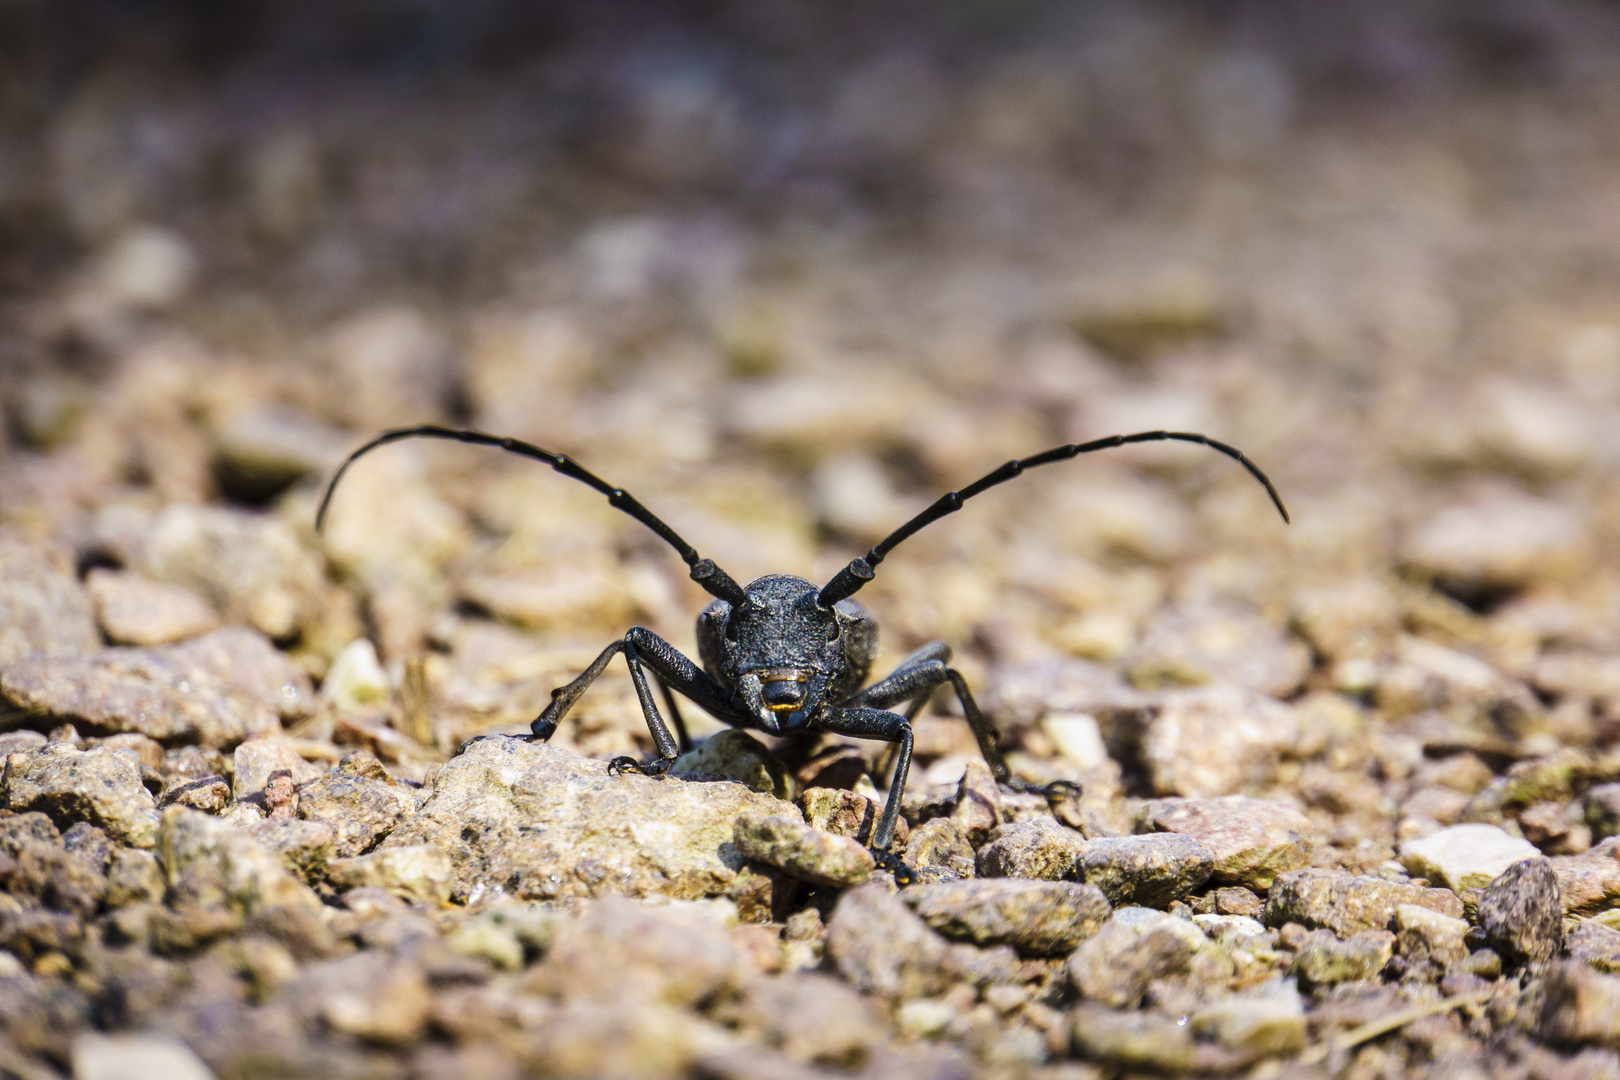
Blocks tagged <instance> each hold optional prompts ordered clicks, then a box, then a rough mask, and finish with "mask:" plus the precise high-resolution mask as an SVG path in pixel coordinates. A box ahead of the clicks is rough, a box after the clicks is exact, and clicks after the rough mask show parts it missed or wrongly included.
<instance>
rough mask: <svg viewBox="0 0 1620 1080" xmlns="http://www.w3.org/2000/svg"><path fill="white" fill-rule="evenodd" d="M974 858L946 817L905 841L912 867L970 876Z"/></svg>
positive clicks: (924, 825)
mask: <svg viewBox="0 0 1620 1080" xmlns="http://www.w3.org/2000/svg"><path fill="white" fill-rule="evenodd" d="M808 794H809V792H806V795H808ZM976 858H977V857H976V856H975V854H974V852H973V845H971V844H969V843H968V842H967V838H966V837H964V836H963V835H962V834H961V833H960V832H958V831H957V828H956V825H955V824H953V823H952V821H951V819H950V818H930V819H929V820H927V821H925V822H923V823H922V824H921V825H919V826H917V827H916V828H915V829H912V830H911V836H910V837H909V838H907V840H906V854H905V860H904V861H905V864H906V865H907V866H909V867H911V868H912V869H913V870H922V869H926V868H933V869H936V870H940V871H943V872H945V873H948V874H951V875H953V876H955V877H958V878H971V877H974V876H975V874H976V865H975V860H976ZM1003 876H1007V875H1003ZM1024 876H1028V875H1024Z"/></svg>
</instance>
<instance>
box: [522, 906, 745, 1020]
mask: <svg viewBox="0 0 1620 1080" xmlns="http://www.w3.org/2000/svg"><path fill="white" fill-rule="evenodd" d="M716 906H718V905H716ZM715 916H716V912H715V911H714V910H713V909H712V908H711V905H709V904H707V903H704V904H682V903H674V904H667V905H663V906H659V907H654V906H652V905H650V904H640V903H636V902H635V901H633V900H630V899H629V898H627V897H623V896H603V897H600V898H598V899H596V900H594V901H590V902H588V903H582V904H579V905H578V906H577V907H576V908H575V909H574V911H573V912H572V913H571V914H570V915H568V916H567V917H561V918H556V919H554V920H552V925H551V929H550V941H549V944H548V947H547V948H546V956H545V960H544V961H543V962H542V963H540V964H537V965H535V967H533V968H532V969H530V971H529V972H527V973H526V975H525V976H524V980H523V987H524V989H525V990H527V991H529V992H531V993H533V992H539V993H543V994H546V995H548V996H551V997H555V998H558V999H560V1000H562V1001H565V1002H570V1003H575V1002H578V1003H584V1002H591V1003H598V1004H604V1005H606V1004H612V1005H614V1006H615V1007H620V1008H622V1007H624V1006H625V1005H626V1004H631V1005H633V1006H634V1007H635V1008H637V1009H639V1008H641V1007H643V1006H646V1005H651V1004H655V1003H661V1004H666V1005H674V1006H680V1007H690V1006H692V1005H694V1004H696V1003H697V1002H699V1001H703V1000H705V999H707V998H711V997H713V996H715V995H716V994H719V993H724V992H728V991H735V990H737V989H739V987H740V984H741V983H742V981H743V978H744V976H745V972H746V969H745V968H744V966H743V957H742V955H741V954H740V953H739V950H738V949H737V946H736V944H735V942H734V941H733V939H732V937H731V935H730V934H729V933H728V932H727V929H726V927H725V926H724V925H723V921H722V920H721V919H717V918H716V917H715Z"/></svg>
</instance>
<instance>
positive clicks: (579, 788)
mask: <svg viewBox="0 0 1620 1080" xmlns="http://www.w3.org/2000/svg"><path fill="white" fill-rule="evenodd" d="M300 806H302V798H300ZM749 812H757V813H762V814H764V815H766V816H769V815H772V814H788V815H796V814H797V813H798V810H797V809H795V808H794V807H793V806H792V804H790V803H784V802H782V801H781V800H779V799H776V798H773V797H771V796H769V795H761V794H759V793H758V792H756V791H751V790H749V789H748V788H747V787H745V786H744V785H742V784H738V783H735V782H732V781H713V782H699V781H690V780H682V779H680V778H679V777H671V776H662V777H651V776H640V775H636V774H634V773H630V774H617V775H610V774H609V773H608V767H607V762H605V761H593V760H591V759H588V758H582V757H579V756H578V755H576V754H574V753H572V752H570V751H567V750H563V749H561V748H559V747H553V746H550V745H547V744H544V743H528V742H524V741H522V740H519V739H507V738H500V737H496V738H487V739H478V740H476V741H474V742H472V743H470V744H469V745H468V746H467V747H466V749H465V750H464V751H463V752H462V753H461V754H460V755H458V756H457V757H455V758H453V759H452V760H451V761H450V762H449V764H447V765H445V767H444V769H443V770H442V771H441V772H440V773H439V775H438V777H437V779H436V780H435V781H434V784H433V794H432V795H431V796H430V797H429V798H428V800H427V801H426V802H425V803H424V804H423V805H422V808H421V809H420V810H419V811H417V812H416V813H415V814H413V815H412V816H411V817H409V818H407V819H406V820H405V821H403V822H402V823H401V824H400V825H399V826H398V828H396V829H395V830H394V831H393V832H392V833H391V834H390V835H389V837H388V839H387V840H385V841H384V842H383V843H384V850H386V849H387V848H390V847H397V846H406V845H412V844H424V843H434V844H438V845H439V846H440V847H442V848H444V849H445V850H446V851H448V852H450V857H451V861H452V865H453V875H452V881H451V896H452V897H453V898H454V899H456V900H457V901H462V902H465V901H466V900H467V899H468V898H469V897H480V896H484V895H487V894H489V893H491V892H492V891H496V890H498V891H499V892H501V893H505V894H507V895H510V896H514V897H518V898H521V899H538V900H544V899H555V898H558V897H564V896H591V895H596V894H599V893H611V892H620V893H627V894H630V895H635V896H645V895H649V894H661V895H665V896H672V897H676V898H678V899H696V898H698V897H707V896H720V895H722V894H724V893H725V891H726V888H727V887H728V886H729V885H730V884H731V882H732V880H733V879H734V878H735V877H736V874H737V870H738V868H739V867H741V866H742V864H743V862H744V861H745V859H744V856H743V855H742V854H741V853H740V852H739V851H737V849H736V846H735V844H734V842H733V833H734V830H735V824H736V821H737V819H738V818H739V817H742V816H743V815H744V814H745V813H749Z"/></svg>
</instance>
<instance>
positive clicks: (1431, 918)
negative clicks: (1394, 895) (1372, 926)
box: [1395, 904, 1468, 973]
mask: <svg viewBox="0 0 1620 1080" xmlns="http://www.w3.org/2000/svg"><path fill="white" fill-rule="evenodd" d="M1395 932H1396V933H1395V938H1396V942H1397V943H1398V945H1399V947H1400V951H1401V957H1402V958H1403V959H1404V960H1405V961H1406V963H1407V969H1408V970H1409V971H1410V970H1411V968H1412V966H1413V965H1416V964H1425V963H1427V964H1431V965H1432V966H1433V967H1434V968H1435V969H1437V973H1441V972H1444V971H1445V970H1446V969H1447V968H1448V967H1450V966H1451V965H1452V964H1455V963H1457V962H1458V961H1459V960H1461V959H1462V958H1463V957H1465V956H1467V955H1468V943H1467V941H1466V937H1467V934H1468V922H1467V920H1466V919H1456V918H1453V917H1452V916H1450V915H1442V914H1440V913H1439V912H1438V911H1431V910H1430V909H1428V908H1426V907H1419V906H1418V905H1417V904H1400V905H1397V906H1396V908H1395Z"/></svg>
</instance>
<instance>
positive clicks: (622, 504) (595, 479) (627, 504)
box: [315, 424, 748, 607]
mask: <svg viewBox="0 0 1620 1080" xmlns="http://www.w3.org/2000/svg"><path fill="white" fill-rule="evenodd" d="M405 439H449V440H452V441H454V442H462V443H471V444H472V445H474V446H493V447H495V448H496V449H497V450H505V451H506V452H507V453H509V454H516V455H518V456H519V457H526V458H532V459H533V460H535V461H542V462H545V463H546V464H547V465H550V466H551V467H552V468H553V469H555V470H557V471H558V472H560V473H562V474H563V475H564V476H568V477H572V478H573V479H575V480H578V481H580V482H582V483H585V484H589V485H590V486H591V487H593V488H595V489H596V490H597V491H600V492H601V493H602V494H603V495H606V496H607V500H608V502H609V503H611V504H612V505H613V506H615V507H617V508H618V509H620V510H623V511H624V512H625V513H627V514H629V515H630V516H631V517H633V518H635V519H636V520H637V521H639V522H641V523H642V524H643V525H645V526H647V528H649V529H651V530H652V531H653V532H655V533H657V534H658V535H659V536H660V537H661V538H662V539H663V540H664V542H665V543H667V544H668V545H669V546H670V547H672V548H674V549H675V550H676V551H677V552H679V553H680V556H681V558H682V559H683V560H685V562H686V565H687V566H689V567H690V568H691V571H692V580H693V581H695V582H697V583H698V584H699V585H701V586H703V587H704V588H705V589H706V590H708V591H709V593H711V594H712V595H714V596H718V597H719V598H720V599H722V600H725V601H727V602H728V603H730V604H731V606H732V607H741V606H742V605H743V603H744V602H745V601H746V600H747V599H748V595H747V594H746V593H745V592H744V591H743V587H742V586H741V585H738V584H737V582H736V581H734V580H733V579H732V577H731V575H730V574H728V573H726V572H725V571H724V570H722V569H720V567H718V566H716V565H715V563H714V560H713V559H705V558H702V557H701V556H699V555H698V553H697V549H696V548H694V547H693V546H692V545H691V544H688V543H687V542H686V541H685V540H683V539H681V536H680V534H679V533H677V532H676V531H675V530H674V529H672V528H670V527H669V526H668V525H667V524H665V523H664V521H663V519H661V518H660V517H659V516H658V515H657V514H654V513H653V512H652V511H651V510H648V509H647V508H646V507H645V506H643V505H641V503H640V501H638V500H637V499H636V497H635V496H634V495H632V494H630V493H629V492H628V491H625V490H624V489H623V488H619V487H614V486H613V485H612V484H610V483H608V482H607V481H606V480H603V479H602V478H601V477H600V476H597V475H596V474H595V473H593V472H591V471H590V470H588V469H586V468H585V467H584V466H582V465H580V464H579V462H577V461H575V460H574V459H573V458H571V457H569V456H568V455H567V454H558V453H554V452H552V451H550V450H546V449H543V448H541V447H538V446H535V445H534V444H533V443H526V442H524V441H523V440H521V439H508V438H503V437H502V436H499V435H486V434H485V433H484V432H482V431H458V430H456V429H455V428H447V427H439V426H438V425H437V424H422V425H420V426H418V427H409V428H395V429H394V430H392V431H385V432H383V433H382V434H381V435H379V436H377V437H376V438H375V439H372V440H371V441H370V442H368V443H366V445H364V446H362V447H361V448H360V449H358V450H356V451H355V452H354V453H352V454H350V455H349V457H348V460H347V461H345V462H344V463H343V464H342V465H340V466H338V471H337V472H336V473H335V474H334V475H333V477H332V482H331V483H329V484H327V485H326V494H324V495H322V496H321V507H320V509H319V510H317V511H316V512H315V531H316V532H317V533H318V532H320V531H321V529H322V527H323V526H325V524H326V510H327V508H328V507H329V506H330V505H331V504H332V493H333V492H334V491H336V490H337V486H338V481H339V480H342V479H343V474H344V473H346V472H348V471H349V466H350V465H353V464H354V463H355V461H356V460H358V459H359V458H361V457H362V456H364V455H366V454H369V453H371V451H373V450H375V449H377V448H378V447H379V446H387V445H388V444H389V443H395V442H401V441H403V440H405Z"/></svg>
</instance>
